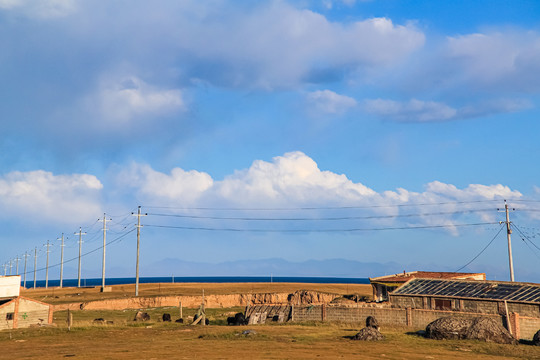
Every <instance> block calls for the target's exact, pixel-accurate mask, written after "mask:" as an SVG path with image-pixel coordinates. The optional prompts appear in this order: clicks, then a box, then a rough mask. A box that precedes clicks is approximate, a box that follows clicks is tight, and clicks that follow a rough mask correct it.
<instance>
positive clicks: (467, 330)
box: [426, 316, 517, 344]
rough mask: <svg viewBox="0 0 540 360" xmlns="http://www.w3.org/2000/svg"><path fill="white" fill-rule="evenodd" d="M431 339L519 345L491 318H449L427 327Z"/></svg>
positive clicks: (441, 319) (427, 335)
mask: <svg viewBox="0 0 540 360" xmlns="http://www.w3.org/2000/svg"><path fill="white" fill-rule="evenodd" d="M426 337H428V338H430V339H437V340H445V339H472V340H483V341H487V342H494V343H498V344H517V340H516V339H515V338H514V337H513V336H512V335H511V334H510V333H509V332H508V330H506V329H505V328H504V327H503V326H502V325H501V324H500V323H499V322H498V321H497V320H495V319H493V318H489V317H483V316H479V317H471V318H468V317H460V316H448V317H444V318H440V319H437V320H435V321H433V322H431V323H430V324H428V326H427V327H426Z"/></svg>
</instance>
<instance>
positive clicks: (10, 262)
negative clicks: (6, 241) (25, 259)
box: [9, 259, 13, 275]
mask: <svg viewBox="0 0 540 360" xmlns="http://www.w3.org/2000/svg"><path fill="white" fill-rule="evenodd" d="M12 268H13V263H12V260H11V259H9V275H11V269H12Z"/></svg>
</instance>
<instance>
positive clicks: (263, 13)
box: [175, 1, 424, 89]
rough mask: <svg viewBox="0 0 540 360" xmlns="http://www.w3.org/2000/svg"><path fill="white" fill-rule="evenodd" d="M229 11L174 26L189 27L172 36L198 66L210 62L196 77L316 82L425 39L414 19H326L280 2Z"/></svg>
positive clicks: (376, 62) (400, 53)
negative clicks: (405, 21) (411, 21)
mask: <svg viewBox="0 0 540 360" xmlns="http://www.w3.org/2000/svg"><path fill="white" fill-rule="evenodd" d="M227 12H228V13H229V14H230V16H228V17H219V18H214V17H210V16H209V17H208V18H206V17H205V16H204V17H203V18H198V19H196V20H197V21H196V22H194V21H193V20H194V19H191V18H184V19H182V20H178V26H179V28H178V29H175V30H176V32H177V33H178V34H191V36H178V37H177V38H176V39H175V40H176V44H177V47H178V48H179V50H180V51H181V53H182V54H186V55H189V56H191V57H195V59H197V60H198V62H197V63H196V64H194V67H196V68H197V69H201V68H202V69H209V68H211V69H212V70H211V71H205V72H204V73H203V72H201V73H199V74H198V75H197V74H195V75H194V76H198V77H200V78H203V79H205V80H208V81H210V82H213V83H222V84H226V85H227V86H248V87H262V88H269V89H271V88H275V87H289V86H296V85H297V84H298V83H302V82H306V81H307V82H312V81H314V82H317V81H320V78H321V77H327V76H330V77H335V76H343V71H344V68H345V69H349V70H348V71H354V70H356V69H358V68H363V67H385V66H388V65H392V64H394V63H396V62H400V61H402V60H403V58H405V57H407V56H408V55H409V54H410V53H412V52H413V51H415V50H417V49H418V48H420V47H421V46H422V45H423V44H424V34H423V33H422V32H421V31H419V30H418V29H416V28H415V27H414V26H413V25H411V24H407V25H396V24H394V23H393V22H392V20H390V19H387V18H371V19H367V20H361V21H355V22H352V23H339V22H331V21H329V20H328V19H327V18H326V17H324V16H323V15H321V14H318V13H315V12H313V11H310V10H307V9H297V8H294V7H292V6H291V5H288V4H286V3H285V2H281V1H278V2H272V3H271V4H270V5H261V6H257V7H255V8H254V9H252V10H251V11H249V12H235V10H231V9H227ZM205 15H207V14H205ZM216 64H217V65H216ZM195 65H196V66H195ZM216 66H218V67H219V69H221V71H218V72H216V71H215V67H216ZM208 74H209V75H210V76H209V75H208ZM210 77H211V78H210Z"/></svg>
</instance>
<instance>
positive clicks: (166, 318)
mask: <svg viewBox="0 0 540 360" xmlns="http://www.w3.org/2000/svg"><path fill="white" fill-rule="evenodd" d="M161 319H162V320H163V321H164V322H165V321H168V322H171V314H167V313H165V314H163V316H162V317H161Z"/></svg>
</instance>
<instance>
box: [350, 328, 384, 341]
mask: <svg viewBox="0 0 540 360" xmlns="http://www.w3.org/2000/svg"><path fill="white" fill-rule="evenodd" d="M352 339H353V340H364V341H379V340H384V336H383V335H382V334H381V333H380V332H379V330H377V329H375V328H373V327H365V328H363V329H362V330H360V332H358V334H356V335H354V336H353V338H352Z"/></svg>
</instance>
